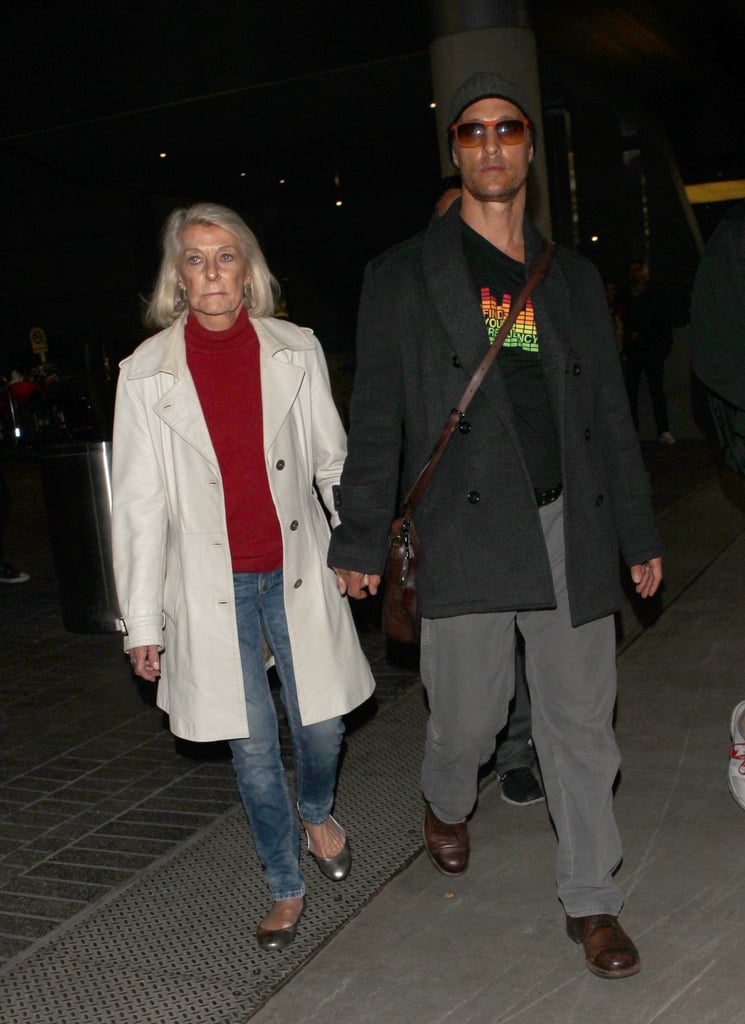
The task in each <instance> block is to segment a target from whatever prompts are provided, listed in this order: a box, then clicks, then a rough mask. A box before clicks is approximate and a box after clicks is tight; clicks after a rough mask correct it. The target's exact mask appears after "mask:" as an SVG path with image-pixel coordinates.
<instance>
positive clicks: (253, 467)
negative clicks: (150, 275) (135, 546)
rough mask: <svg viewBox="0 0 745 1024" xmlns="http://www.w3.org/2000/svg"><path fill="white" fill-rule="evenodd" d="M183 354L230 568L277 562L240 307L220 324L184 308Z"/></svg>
mask: <svg viewBox="0 0 745 1024" xmlns="http://www.w3.org/2000/svg"><path fill="white" fill-rule="evenodd" d="M184 334H185V337H186V360H187V362H188V364H189V369H190V371H191V375H192V377H193V378H194V384H195V385H196V389H197V394H198V395H199V402H200V404H201V406H202V412H203V413H204V418H205V420H206V421H207V429H208V430H209V433H210V438H211V439H212V444H213V446H214V449H215V454H216V455H217V461H218V463H219V465H220V473H221V474H222V480H223V487H224V490H225V513H226V516H227V521H228V539H229V542H230V554H231V557H232V560H233V572H271V571H272V570H273V569H279V568H280V567H281V565H282V532H281V530H280V526H279V520H278V519H277V512H276V510H275V508H274V502H273V501H272V496H271V492H270V490H269V480H268V478H267V474H266V463H265V461H264V431H263V417H262V409H261V376H260V370H259V339H258V338H257V336H256V331H255V330H254V328H253V325H252V324H251V322H250V320H249V319H248V314H247V313H246V311H245V309H244V310H241V313H240V315H239V316H238V319H237V320H236V322H235V323H234V324H233V326H232V327H230V328H228V330H227V331H208V330H207V329H206V328H204V327H202V326H201V324H199V322H198V321H197V320H196V318H195V317H194V316H192V315H190V316H189V317H188V319H187V321H186V328H185V331H184Z"/></svg>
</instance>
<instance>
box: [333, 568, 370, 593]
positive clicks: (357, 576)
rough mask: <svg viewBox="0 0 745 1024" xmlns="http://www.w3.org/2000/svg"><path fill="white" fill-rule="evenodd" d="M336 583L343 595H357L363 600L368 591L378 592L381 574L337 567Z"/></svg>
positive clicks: (335, 570)
mask: <svg viewBox="0 0 745 1024" xmlns="http://www.w3.org/2000/svg"><path fill="white" fill-rule="evenodd" d="M334 572H335V573H336V585H337V587H338V588H339V593H340V594H341V595H342V597H343V596H344V595H345V594H348V595H349V597H356V598H357V599H358V600H361V599H363V598H365V597H367V595H368V593H370V594H377V592H378V587H379V586H380V576H378V574H377V573H366V572H355V571H354V569H336V568H334Z"/></svg>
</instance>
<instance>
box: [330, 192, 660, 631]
mask: <svg viewBox="0 0 745 1024" xmlns="http://www.w3.org/2000/svg"><path fill="white" fill-rule="evenodd" d="M459 209H460V203H459V202H456V203H455V204H453V206H452V207H451V209H450V210H449V211H448V213H447V214H446V215H445V216H444V217H443V218H442V219H440V220H433V221H432V223H431V224H430V225H429V227H428V228H427V230H426V231H424V232H422V233H421V234H419V235H417V236H416V237H415V238H412V239H410V240H409V241H407V242H404V243H403V244H401V245H399V246H396V247H395V248H393V249H390V250H389V251H388V252H386V253H384V254H383V255H382V256H380V257H378V258H377V259H375V260H373V261H372V262H371V263H370V264H369V265H368V267H367V270H366V274H365V282H364V286H363V290H362V297H361V300H360V311H359V322H358V352H357V371H356V378H355V386H354V393H353V398H352V409H351V431H350V436H349V453H348V456H347V461H346V463H345V467H344V472H343V474H342V479H341V485H340V493H339V501H340V505H339V513H340V516H341V525H340V526H338V527H337V528H336V530H334V533H333V535H332V539H331V547H330V550H329V559H328V561H329V565H334V566H339V567H342V568H347V569H355V570H358V571H361V572H373V573H380V572H382V570H383V567H384V565H385V557H386V550H387V535H388V528H389V526H390V522H391V519H392V518H393V516H394V514H395V512H396V511H397V508H396V506H397V501H398V500H400V499H399V498H398V493H399V491H398V481H399V466H400V465H403V467H404V468H403V478H402V482H401V488H402V491H403V492H405V491H406V490H407V489H408V488H409V487H410V486H411V484H412V482H413V479H414V478H415V477H416V475H417V474H418V472H419V470H420V469H421V467H422V466H423V464H424V463H425V462H426V460H427V458H428V456H429V454H430V452H431V450H432V448H433V446H434V444H435V442H436V440H437V438H438V437H439V435H440V432H441V429H442V426H443V424H444V422H445V420H446V419H447V418H448V415H449V413H450V410H451V409H452V408H453V407H454V406H455V405H456V403H457V401H458V399H459V398H460V396H461V394H462V393H463V391H464V390H465V387H466V385H467V384H468V381H469V380H470V378H471V376H472V374H473V372H474V370H475V369H476V367H477V366H478V364H479V362H480V361H481V359H482V357H483V356H484V354H485V352H486V348H487V344H488V341H487V334H486V327H485V324H484V320H483V315H482V313H481V309H480V305H479V299H478V294H477V292H476V288H475V286H474V283H473V280H472V278H471V276H470V272H469V268H468V266H467V264H466V260H465V256H464V252H463V243H462V229H461V221H460V217H459ZM541 241H542V237H541V235H540V232H539V231H538V230H537V229H536V228H535V227H534V226H533V225H532V224H530V222H529V221H527V220H526V222H525V242H526V265H527V266H530V264H531V263H532V261H533V260H534V259H535V257H536V255H537V253H538V250H539V248H540V244H541ZM533 304H534V307H535V312H536V320H537V324H538V330H539V345H540V351H541V358H542V367H543V376H544V380H545V385H546V389H547V392H548V398H549V403H550V407H551V410H552V412H553V415H554V418H555V423H556V430H557V436H558V437H559V440H560V445H561V459H562V483H563V488H564V491H563V493H564V533H565V541H566V566H567V585H568V590H569V600H570V607H571V614H572V622H573V623H574V625H580V624H581V623H583V622H588V621H590V620H592V619H597V618H600V617H602V616H605V615H609V614H611V613H613V612H614V611H616V610H617V609H618V607H619V604H620V599H621V588H620V565H619V547H620V551H621V553H622V556H623V559H624V560H625V561H626V563H627V564H628V565H633V564H635V563H637V562H643V561H645V560H646V559H648V558H651V557H654V556H657V555H660V554H661V553H662V545H661V543H660V539H659V536H658V534H657V530H656V528H655V524H654V518H653V514H652V507H651V502H650V496H649V484H648V480H647V476H646V472H645V469H644V466H643V463H642V459H641V454H640V451H639V443H638V439H637V436H636V432H635V430H634V427H633V424H632V422H631V417H630V414H629V408H628V403H627V399H626V392H625V390H624V386H623V381H622V377H621V370H620V366H619V360H618V355H617V352H616V348H615V343H614V339H613V333H612V327H611V323H610V318H609V316H608V309H607V304H606V300H605V294H604V291H603V288H602V285H601V282H600V278H599V275H598V274H597V271H596V270H595V268H594V267H593V265H592V264H591V263H590V262H589V261H588V260H586V259H584V258H583V257H581V256H578V255H576V254H574V253H572V252H570V251H567V250H564V249H558V250H557V253H556V255H555V257H554V261H553V264H552V266H551V270H550V272H549V276H548V277H547V279H546V280H545V281H544V282H542V283H541V284H540V285H538V287H537V288H536V290H535V291H534V293H533ZM498 362H499V361H498V360H497V363H495V364H493V365H492V368H491V369H490V371H489V373H488V375H487V377H486V378H485V380H484V382H483V383H482V385H481V388H480V389H479V391H478V392H477V394H476V395H475V396H474V398H473V400H472V402H471V404H470V406H469V408H468V411H467V414H466V421H467V423H468V424H469V425H470V429H469V430H467V431H466V432H461V431H460V430H456V432H455V434H454V435H453V437H452V439H451V441H450V443H449V445H448V448H447V450H446V452H445V454H444V456H443V458H442V460H441V461H440V464H439V465H438V466H437V468H436V470H435V472H434V475H433V477H432V481H431V483H430V485H429V487H428V489H427V490H426V491H425V494H424V497H423V498H422V501H421V503H420V504H419V506H418V508H417V509H416V512H415V514H414V522H415V523H416V527H417V531H418V533H419V537H420V540H421V544H422V553H421V560H420V565H419V571H418V575H417V581H418V582H417V589H418V593H419V597H420V602H421V608H422V612H423V614H424V615H425V616H426V617H428V618H440V617H446V616H452V615H464V614H471V613H475V612H488V611H511V610H518V609H523V610H525V609H536V608H550V607H553V606H555V603H556V601H555V596H554V590H553V583H552V577H551V569H550V566H549V563H548V558H547V554H546V548H545V544H544V540H543V533H542V530H541V525H540V519H539V512H538V508H537V506H536V501H535V495H534V492H533V487H532V484H531V481H530V478H529V476H528V471H527V468H526V465H525V460H524V457H523V453H522V450H521V446H520V443H519V441H518V439H517V432H516V428H515V423H514V419H513V416H512V413H511V407H510V401H509V398H508V396H507V391H506V389H505V386H504V382H503V380H502V378H501V375H500V370H499V366H498Z"/></svg>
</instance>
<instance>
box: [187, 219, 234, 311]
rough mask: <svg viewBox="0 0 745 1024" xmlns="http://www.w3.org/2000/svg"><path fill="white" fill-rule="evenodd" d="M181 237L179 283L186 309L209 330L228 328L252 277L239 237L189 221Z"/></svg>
mask: <svg viewBox="0 0 745 1024" xmlns="http://www.w3.org/2000/svg"><path fill="white" fill-rule="evenodd" d="M181 240H182V243H183V256H182V257H181V262H180V264H179V268H178V269H179V274H178V282H179V286H180V287H181V288H183V289H184V290H185V291H186V297H187V299H188V302H189V309H190V310H191V312H192V313H193V314H194V316H195V317H196V318H197V320H198V322H199V323H200V324H201V325H202V327H205V328H206V329H207V330H208V331H224V330H227V328H228V327H232V325H233V324H234V323H235V321H236V319H237V317H238V313H239V312H240V309H241V306H242V304H243V286H244V285H245V284H246V283H247V282H248V281H249V280H250V277H251V273H250V270H249V266H248V261H247V260H246V257H245V256H244V255H243V251H242V249H241V247H240V244H239V242H238V239H237V238H236V237H235V235H232V234H231V233H230V232H229V231H227V230H226V229H225V228H218V227H216V226H215V225H212V224H190V225H189V226H188V227H186V228H184V232H183V234H182V236H181Z"/></svg>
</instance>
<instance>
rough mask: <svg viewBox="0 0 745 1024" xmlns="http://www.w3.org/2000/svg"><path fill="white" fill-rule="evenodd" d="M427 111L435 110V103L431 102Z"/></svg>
mask: <svg viewBox="0 0 745 1024" xmlns="http://www.w3.org/2000/svg"><path fill="white" fill-rule="evenodd" d="M429 109H430V110H436V109H437V104H436V103H435V101H434V100H432V102H431V103H430V105H429Z"/></svg>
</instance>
